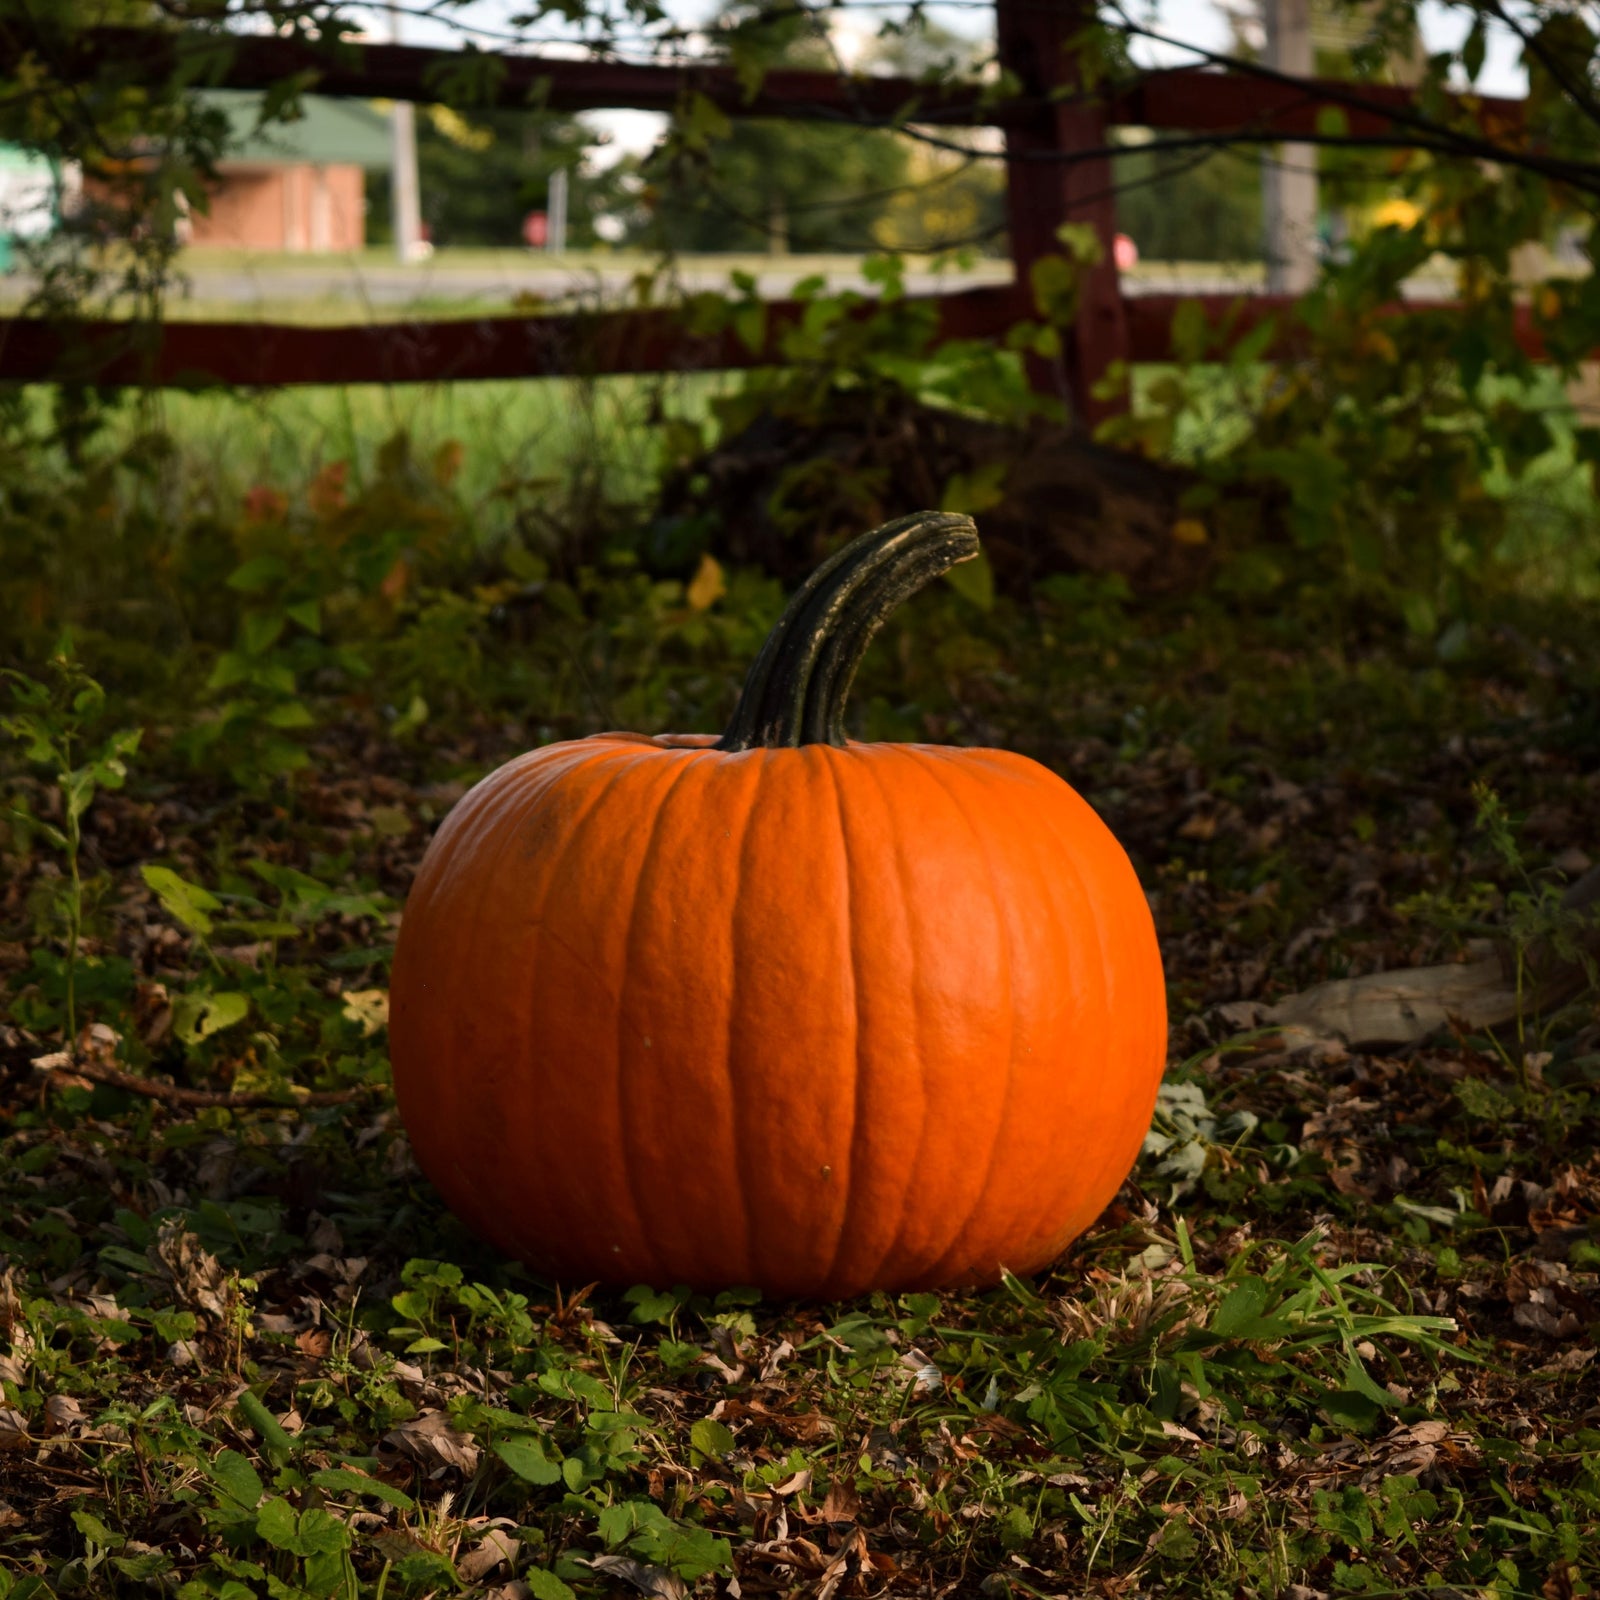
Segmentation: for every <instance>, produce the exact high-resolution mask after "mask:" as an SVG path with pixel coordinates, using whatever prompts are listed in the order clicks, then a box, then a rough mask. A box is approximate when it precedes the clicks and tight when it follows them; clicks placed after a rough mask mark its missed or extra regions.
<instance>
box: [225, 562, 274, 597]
mask: <svg viewBox="0 0 1600 1600" xmlns="http://www.w3.org/2000/svg"><path fill="white" fill-rule="evenodd" d="M288 576H289V563H288V562H287V561H285V560H284V559H283V557H282V556H256V557H254V558H253V559H252V560H249V561H247V562H245V564H244V565H243V566H242V567H236V568H235V569H234V570H233V572H232V573H231V574H230V575H229V578H228V587H229V588H230V589H237V590H238V591H239V592H240V593H241V594H255V593H257V592H259V591H260V590H262V589H266V588H269V587H271V585H273V584H275V583H281V582H282V581H283V579H285V578H287V577H288Z"/></svg>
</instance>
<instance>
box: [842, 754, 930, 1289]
mask: <svg viewBox="0 0 1600 1600" xmlns="http://www.w3.org/2000/svg"><path fill="white" fill-rule="evenodd" d="M855 753H856V755H857V759H858V765H857V767H856V769H855V770H856V771H859V772H860V773H861V774H863V776H864V777H865V779H866V780H867V781H869V782H870V783H871V785H872V787H873V790H874V792H875V793H876V794H877V797H878V804H879V809H880V812H881V814H882V816H883V818H884V819H885V820H886V821H890V822H892V821H893V818H894V805H893V802H892V800H891V799H890V796H889V791H888V790H887V789H886V788H885V787H884V783H883V774H882V771H881V767H882V762H881V760H879V759H878V758H877V755H876V753H874V752H871V751H868V750H858V751H857V752H855ZM889 834H890V838H891V839H892V841H893V847H894V871H895V878H896V883H897V888H898V894H897V895H896V896H895V898H896V900H897V902H898V903H899V904H900V906H901V907H902V915H903V917H904V919H905V922H906V948H907V950H908V952H909V953H910V957H911V967H910V970H909V971H908V972H907V973H906V975H905V981H906V984H907V986H908V988H909V989H910V990H911V992H912V993H913V994H915V993H916V992H917V977H918V973H917V963H918V960H919V953H918V952H919V942H918V940H917V939H916V937H915V935H914V930H913V929H912V926H911V917H910V914H909V912H907V911H905V910H904V908H905V907H906V906H909V905H910V904H911V901H912V895H911V884H910V878H909V874H908V870H907V869H908V863H907V860H906V853H905V848H904V844H903V842H902V838H901V835H900V832H899V830H898V829H894V828H890V829H889ZM911 1025H912V1034H913V1038H914V1041H915V1043H914V1046H913V1049H912V1052H911V1060H910V1066H911V1077H912V1081H913V1082H915V1083H916V1084H917V1086H918V1091H919V1092H918V1117H917V1132H916V1137H915V1138H914V1139H913V1140H912V1141H911V1145H912V1156H911V1160H910V1162H909V1163H908V1167H907V1174H906V1182H904V1183H903V1184H902V1185H901V1186H900V1204H899V1208H898V1210H897V1212H896V1214H895V1220H894V1226H893V1228H891V1229H890V1230H889V1231H888V1235H887V1239H886V1242H885V1243H884V1245H883V1247H882V1248H881V1249H880V1250H879V1252H878V1255H877V1257H876V1259H875V1260H874V1261H873V1262H872V1266H871V1271H870V1272H868V1273H866V1274H865V1275H864V1276H865V1277H866V1278H867V1280H868V1281H872V1282H876V1281H877V1280H879V1279H880V1278H881V1277H882V1275H883V1273H884V1270H885V1267H886V1265H887V1263H888V1262H889V1261H890V1260H891V1259H892V1258H893V1256H894V1254H895V1252H896V1251H897V1250H898V1249H900V1248H902V1246H901V1239H902V1237H903V1234H904V1231H905V1224H906V1215H907V1213H908V1212H909V1210H910V1208H911V1202H912V1200H913V1198H914V1197H915V1194H916V1185H915V1178H916V1174H917V1169H918V1167H919V1165H920V1164H921V1160H922V1151H923V1144H924V1141H925V1140H926V1138H927V1131H928V1082H927V1049H926V1039H925V1037H924V1035H923V1031H922V1013H921V1010H920V1008H918V1007H917V1006H912V1007H911Z"/></svg>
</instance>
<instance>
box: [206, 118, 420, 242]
mask: <svg viewBox="0 0 1600 1600" xmlns="http://www.w3.org/2000/svg"><path fill="white" fill-rule="evenodd" d="M206 98H207V99H208V100H209V101H211V102H212V103H213V104H214V105H217V106H219V107H220V108H221V109H222V110H223V111H225V112H226V113H227V115H228V118H229V121H230V122H231V123H232V125H233V138H232V139H231V140H230V144H229V149H228V153H227V154H226V155H225V156H224V157H223V159H222V160H220V161H219V162H218V163H217V182H216V184H215V185H214V187H213V188H212V191H211V197H210V205H209V208H208V209H207V210H206V211H203V212H202V211H195V212H193V213H192V214H191V215H190V217H189V219H188V222H187V229H186V231H187V234H188V243H189V244H190V245H192V246H194V247H196V248H205V247H208V246H209V247H214V248H228V249H235V250H272V251H287V252H291V253H296V254H300V253H325V252H339V251H347V250H359V249H361V247H362V246H363V244H365V242H366V200H365V196H364V192H363V191H364V187H365V185H364V181H363V180H364V178H365V175H366V173H368V172H372V171H380V172H387V171H388V170H389V164H390V144H389V121H388V118H387V117H385V116H384V115H383V113H382V112H381V111H377V110H375V109H374V108H373V107H371V106H369V105H366V104H365V103H363V102H361V101H354V100H329V99H323V98H321V97H319V96H317V95H307V96H305V97H304V99H303V100H302V101H301V105H302V107H303V108H304V111H305V115H304V116H303V117H302V118H300V120H299V121H297V122H284V123H274V124H272V125H271V126H269V127H267V128H265V129H263V130H261V131H260V132H256V131H255V125H256V117H257V112H258V108H259V105H260V96H259V95H257V94H255V93H252V92H250V91H248V90H233V89H218V90H211V91H208V93H207V96H206Z"/></svg>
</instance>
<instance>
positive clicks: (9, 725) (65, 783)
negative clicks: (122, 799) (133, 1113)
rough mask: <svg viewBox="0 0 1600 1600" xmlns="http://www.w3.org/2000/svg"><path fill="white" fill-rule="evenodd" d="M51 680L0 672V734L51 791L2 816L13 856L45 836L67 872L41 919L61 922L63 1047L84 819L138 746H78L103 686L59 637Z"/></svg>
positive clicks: (125, 737) (125, 738)
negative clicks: (5, 707)
mask: <svg viewBox="0 0 1600 1600" xmlns="http://www.w3.org/2000/svg"><path fill="white" fill-rule="evenodd" d="M49 665H50V674H51V680H52V681H51V682H49V683H40V682H38V681H37V680H35V679H33V678H29V677H27V676H26V675H25V674H23V673H20V672H12V671H6V672H4V673H3V674H0V676H3V677H4V678H5V679H6V680H7V685H8V687H9V688H10V690H11V699H12V706H13V710H12V712H11V714H10V715H8V716H6V717H0V733H3V734H4V735H5V736H6V737H7V738H8V739H10V740H13V741H14V742H15V743H17V744H18V745H20V747H21V755H22V759H23V760H24V761H25V762H26V763H28V764H29V765H31V766H35V767H42V768H43V769H44V770H45V772H46V773H47V774H48V776H49V779H50V781H51V783H52V784H53V790H52V791H50V798H51V800H52V802H53V804H52V805H51V807H50V812H49V816H50V817H54V818H59V819H60V825H59V826H57V824H56V822H55V821H53V820H48V819H47V818H45V817H40V816H38V815H36V814H35V813H34V812H33V811H32V810H31V809H30V808H29V806H28V804H27V801H26V799H24V798H21V797H19V798H18V800H17V801H16V802H14V803H13V804H11V805H8V806H7V807H6V809H5V811H4V813H3V815H4V816H5V818H6V820H7V821H8V823H9V824H10V826H11V829H12V831H13V833H14V834H15V836H16V840H17V844H18V846H19V853H20V854H22V855H24V856H26V855H27V854H29V852H30V850H31V846H32V841H33V839H34V838H35V837H39V838H42V839H44V841H45V842H46V843H47V844H49V845H51V846H52V847H53V848H54V849H55V850H56V851H57V852H58V853H59V854H60V855H61V857H62V859H63V860H64V862H65V864H66V868H67V875H66V878H65V880H64V881H63V882H61V883H60V885H59V888H58V889H57V890H56V891H55V892H54V893H53V894H51V895H50V896H49V897H48V898H49V900H50V902H51V904H50V905H49V908H48V912H47V920H55V921H59V922H60V923H61V924H63V925H64V926H65V941H64V942H65V945H66V960H65V967H64V972H63V979H64V984H63V989H64V992H63V995H62V1002H63V1010H62V1024H63V1033H64V1039H65V1043H66V1047H67V1049H68V1050H69V1051H70V1050H72V1049H73V1048H75V1042H76V1040H77V1037H78V1024H77V980H78V960H79V945H80V942H81V940H82V937H83V917H84V894H85V885H84V882H83V877H82V874H81V872H80V870H79V857H80V854H81V851H82V843H83V818H84V814H85V813H86V812H87V811H88V809H89V807H90V805H91V804H93V802H94V797H95V792H96V791H97V790H100V789H120V788H121V787H122V785H123V782H124V781H125V780H126V778H127V775H128V765H127V760H128V757H129V756H131V755H132V754H133V753H134V751H136V750H137V749H138V747H139V740H140V737H141V733H142V730H140V729H138V728H125V729H123V730H122V731H120V732H118V733H113V734H111V735H110V736H109V737H106V738H104V739H102V740H101V742H100V743H99V744H98V745H97V746H91V747H90V748H89V749H88V750H87V751H85V750H83V749H81V748H75V747H81V746H82V745H83V744H84V743H85V742H86V740H87V737H88V733H89V730H90V729H91V728H94V727H95V726H96V725H97V724H98V722H99V721H100V719H101V717H102V715H103V713H104V710H105V691H104V690H103V689H102V688H101V687H100V685H99V684H98V683H96V682H95V681H94V679H93V678H91V677H89V676H88V674H87V673H86V672H84V670H83V669H82V667H81V666H79V664H78V663H77V661H76V660H75V659H74V658H73V655H72V651H71V644H70V641H65V642H63V644H62V645H61V646H60V648H59V649H58V650H57V652H56V653H55V655H54V656H52V657H51V660H50V664H49Z"/></svg>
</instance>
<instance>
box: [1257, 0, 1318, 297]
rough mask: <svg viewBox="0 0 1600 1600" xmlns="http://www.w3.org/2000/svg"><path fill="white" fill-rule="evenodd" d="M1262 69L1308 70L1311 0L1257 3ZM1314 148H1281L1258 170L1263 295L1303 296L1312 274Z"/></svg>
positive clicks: (1302, 74) (1306, 73)
mask: <svg viewBox="0 0 1600 1600" xmlns="http://www.w3.org/2000/svg"><path fill="white" fill-rule="evenodd" d="M1261 10H1262V20H1263V21H1264V22H1265V24H1266V30H1267V65H1268V66H1269V67H1272V68H1274V69H1276V70H1277V71H1278V72H1287V73H1290V74H1292V75H1293V76H1294V77H1297V78H1309V77H1310V76H1311V74H1312V70H1313V57H1312V50H1311V0H1261ZM1316 162H1317V150H1316V146H1315V145H1310V144H1282V145H1279V146H1278V154H1277V159H1276V160H1274V159H1273V157H1272V156H1271V155H1270V154H1269V155H1268V156H1267V159H1266V162H1265V163H1264V165H1263V166H1262V169H1261V220H1262V224H1263V228H1264V232H1265V234H1266V239H1265V245H1266V253H1267V292H1268V293H1269V294H1304V293H1305V292H1306V291H1307V290H1308V289H1310V287H1311V285H1312V284H1313V283H1314V282H1315V281H1316V276H1317V165H1316Z"/></svg>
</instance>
